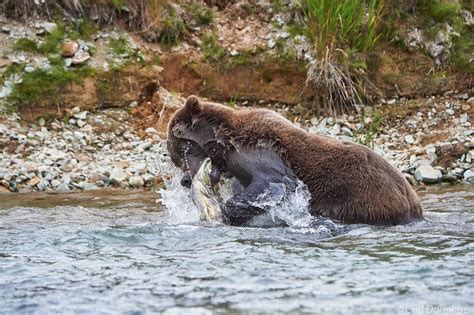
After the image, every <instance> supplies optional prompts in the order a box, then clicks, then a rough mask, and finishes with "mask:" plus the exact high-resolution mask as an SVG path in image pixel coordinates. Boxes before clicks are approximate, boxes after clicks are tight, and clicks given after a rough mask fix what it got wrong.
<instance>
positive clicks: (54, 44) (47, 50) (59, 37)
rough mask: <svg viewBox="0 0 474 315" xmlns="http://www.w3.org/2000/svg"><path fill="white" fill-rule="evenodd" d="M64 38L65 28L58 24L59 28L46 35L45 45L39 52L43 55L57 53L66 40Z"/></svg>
mask: <svg viewBox="0 0 474 315" xmlns="http://www.w3.org/2000/svg"><path fill="white" fill-rule="evenodd" d="M64 36H65V31H64V26H63V25H61V24H58V27H56V28H55V29H54V30H53V31H52V32H51V33H48V34H47V35H46V37H45V39H44V43H43V44H41V45H40V46H39V47H38V50H39V52H40V53H42V54H51V53H57V52H58V50H59V44H60V43H61V42H62V41H63V40H64Z"/></svg>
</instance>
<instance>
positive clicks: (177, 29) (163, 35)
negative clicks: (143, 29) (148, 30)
mask: <svg viewBox="0 0 474 315" xmlns="http://www.w3.org/2000/svg"><path fill="white" fill-rule="evenodd" d="M185 33H186V25H185V24H184V21H183V20H182V19H181V17H180V16H178V15H177V14H176V12H175V10H173V9H169V10H168V11H167V15H166V16H165V17H164V18H163V19H162V21H161V31H160V36H159V37H160V43H161V44H163V45H165V46H173V45H175V44H177V43H178V42H179V40H180V39H181V38H182V37H183V36H184V34H185Z"/></svg>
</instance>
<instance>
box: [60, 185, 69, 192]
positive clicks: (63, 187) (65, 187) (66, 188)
mask: <svg viewBox="0 0 474 315" xmlns="http://www.w3.org/2000/svg"><path fill="white" fill-rule="evenodd" d="M69 190H70V189H69V186H68V185H67V184H66V183H61V184H60V185H59V187H58V191H59V192H68V191H69Z"/></svg>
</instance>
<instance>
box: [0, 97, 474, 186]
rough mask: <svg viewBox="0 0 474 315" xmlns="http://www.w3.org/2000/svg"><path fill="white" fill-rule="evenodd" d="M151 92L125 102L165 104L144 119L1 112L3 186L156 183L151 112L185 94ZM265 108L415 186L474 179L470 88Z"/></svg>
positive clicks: (160, 174) (164, 170)
mask: <svg viewBox="0 0 474 315" xmlns="http://www.w3.org/2000/svg"><path fill="white" fill-rule="evenodd" d="M155 99H157V100H158V101H156V104H152V103H151V102H148V103H147V104H145V105H138V107H137V104H136V103H132V104H131V107H133V111H134V112H135V113H136V112H140V111H142V112H143V111H146V106H152V107H153V106H158V107H160V108H161V109H160V110H156V111H153V110H151V111H149V110H148V112H150V114H149V117H145V118H143V116H139V115H136V114H135V115H132V114H130V112H131V111H132V110H131V108H125V109H123V108H122V109H105V110H102V111H100V110H99V111H95V112H89V111H87V110H81V109H80V108H79V107H75V108H73V109H72V110H70V111H69V113H68V115H67V116H66V117H64V118H63V119H52V120H49V121H45V120H44V119H39V120H37V121H36V122H34V123H27V122H25V121H23V120H22V119H21V118H20V117H19V116H18V115H16V114H3V115H1V116H0V151H1V152H2V155H1V156H0V192H4V193H8V192H30V191H60V192H67V191H72V190H92V189H99V188H103V187H110V186H112V187H119V188H124V189H134V188H149V189H151V188H153V187H159V186H161V185H162V183H163V178H166V177H168V176H169V175H168V174H169V171H170V162H169V159H168V157H167V153H166V145H165V139H166V135H165V134H164V133H163V132H162V130H163V126H164V125H166V119H165V121H163V120H161V119H151V118H153V117H154V116H160V117H161V114H163V108H164V104H163V102H166V101H168V102H169V99H173V101H172V103H173V102H174V103H179V102H182V100H183V99H182V98H178V97H176V96H173V95H172V94H169V93H167V91H166V90H164V89H160V90H159V91H157V92H156V97H155ZM234 106H237V107H242V108H245V107H246V106H248V104H245V103H244V104H240V105H238V104H234ZM260 106H265V105H264V104H261V105H260ZM140 107H143V108H140ZM266 107H271V108H272V109H274V110H276V111H278V112H280V113H281V114H282V115H284V116H285V117H287V118H288V119H290V120H292V121H293V122H294V123H295V124H296V125H298V126H300V127H302V128H304V129H306V130H308V131H309V132H310V133H319V134H323V135H326V136H329V137H335V138H338V139H340V140H344V141H353V142H358V143H363V144H365V145H368V146H370V147H373V149H374V150H375V151H376V152H377V153H379V154H380V155H382V156H384V157H385V158H386V159H387V160H388V161H390V162H391V163H392V164H393V165H395V166H396V167H398V168H399V169H400V170H401V171H402V172H403V173H404V175H405V176H406V178H407V180H408V181H409V182H410V183H411V184H412V185H424V184H437V183H465V184H469V183H470V184H474V169H473V159H474V129H473V127H472V125H471V119H472V112H473V110H472V108H473V107H474V98H472V97H470V96H469V95H467V94H461V95H447V96H445V97H440V98H434V97H433V98H427V99H418V100H404V99H401V100H389V101H387V102H385V104H383V106H381V107H375V108H371V107H366V108H361V109H360V114H357V115H343V116H342V117H340V118H332V117H311V116H310V115H309V114H308V113H305V112H304V111H303V110H300V109H299V108H298V107H288V106H283V105H278V104H270V105H267V106H266ZM382 109H383V110H382ZM160 117H157V118H160ZM163 117H165V116H163ZM166 117H168V118H169V115H168V116H166ZM143 121H149V123H148V124H147V123H143Z"/></svg>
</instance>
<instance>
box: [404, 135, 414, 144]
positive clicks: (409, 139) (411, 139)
mask: <svg viewBox="0 0 474 315" xmlns="http://www.w3.org/2000/svg"><path fill="white" fill-rule="evenodd" d="M405 142H406V143H408V144H413V143H415V138H414V137H413V136H412V135H406V136H405Z"/></svg>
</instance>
